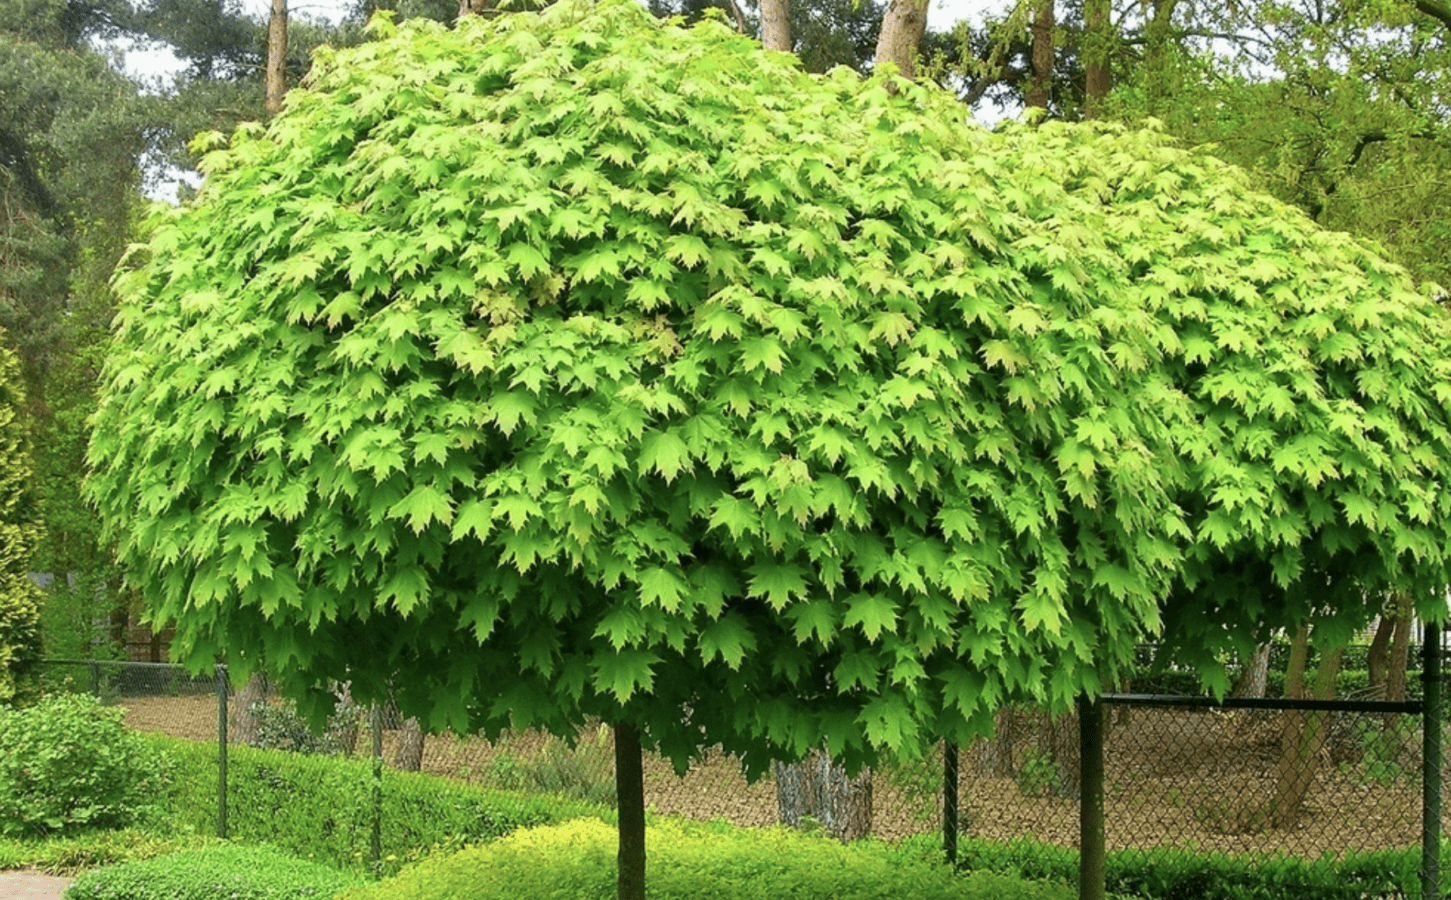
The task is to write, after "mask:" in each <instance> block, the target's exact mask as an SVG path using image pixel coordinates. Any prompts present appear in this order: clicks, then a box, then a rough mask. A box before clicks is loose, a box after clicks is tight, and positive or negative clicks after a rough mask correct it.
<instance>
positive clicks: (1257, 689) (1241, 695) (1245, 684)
mask: <svg viewBox="0 0 1451 900" xmlns="http://www.w3.org/2000/svg"><path fill="white" fill-rule="evenodd" d="M1269 685H1270V645H1269V644H1260V645H1259V646H1258V647H1255V651H1254V653H1252V654H1250V658H1249V659H1248V660H1246V661H1245V664H1244V668H1242V669H1240V670H1239V677H1238V678H1236V679H1235V680H1234V689H1233V690H1232V691H1230V692H1229V696H1231V697H1234V698H1235V699H1237V700H1244V699H1249V698H1253V697H1263V696H1264V695H1265V692H1266V691H1268V690H1269Z"/></svg>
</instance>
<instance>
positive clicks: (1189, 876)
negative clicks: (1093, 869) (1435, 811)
mask: <svg viewBox="0 0 1451 900" xmlns="http://www.w3.org/2000/svg"><path fill="white" fill-rule="evenodd" d="M1448 854H1451V846H1443V848H1442V858H1443V859H1451V855H1448ZM958 862H959V865H961V866H962V867H963V868H965V869H967V870H969V871H974V872H1000V873H1005V874H1012V875H1019V876H1022V877H1024V878H1029V879H1047V880H1050V881H1065V880H1074V881H1076V880H1077V878H1078V851H1077V850H1074V849H1069V848H1064V847H1057V846H1053V845H1049V844H1043V843H1040V842H1038V841H1034V840H1032V839H1029V838H1024V839H1020V840H1016V841H1012V842H1008V843H1000V842H993V841H984V840H977V839H974V838H964V839H963V840H962V841H960V842H959V843H958ZM1420 867H1421V850H1420V848H1419V847H1411V848H1407V849H1404V850H1381V851H1375V852H1366V853H1353V854H1347V855H1346V856H1344V857H1342V858H1338V859H1337V858H1335V857H1334V856H1331V855H1327V856H1325V857H1322V858H1320V859H1300V858H1298V857H1290V856H1283V855H1270V854H1229V853H1219V852H1212V851H1194V850H1187V849H1183V848H1177V847H1176V848H1164V849H1161V850H1155V851H1144V850H1121V851H1117V852H1113V853H1109V854H1108V857H1107V860H1106V866H1105V876H1106V877H1105V880H1106V882H1107V887H1108V890H1109V892H1110V893H1114V894H1120V895H1122V896H1126V897H1146V898H1154V900H1295V898H1325V900H1337V898H1344V900H1352V898H1354V900H1360V898H1364V897H1416V896H1420V893H1421V891H1420V875H1419V872H1420ZM1443 871H1445V870H1444V869H1443ZM1448 889H1451V873H1448V875H1447V876H1445V877H1443V879H1442V891H1441V894H1442V896H1448V894H1447V890H1448Z"/></svg>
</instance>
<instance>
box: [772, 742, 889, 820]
mask: <svg viewBox="0 0 1451 900" xmlns="http://www.w3.org/2000/svg"><path fill="white" fill-rule="evenodd" d="M771 769H772V772H773V773H774V774H775V777H776V806H777V809H778V811H779V813H780V817H781V822H782V823H783V824H786V825H790V826H791V827H793V828H799V827H801V825H802V824H803V822H802V820H804V819H806V818H808V817H809V818H812V819H815V820H816V821H817V822H819V823H820V824H821V827H822V828H824V829H826V831H828V832H829V833H830V834H831V835H832V836H833V837H835V838H836V839H837V840H840V841H854V840H857V839H858V838H863V837H866V836H867V835H869V834H871V831H872V773H871V770H870V769H863V770H862V771H861V773H859V774H858V775H857V777H855V778H849V777H848V776H847V774H846V769H844V768H842V767H841V766H838V765H836V764H835V763H834V762H833V761H832V759H831V757H830V756H828V755H827V754H826V752H825V751H822V750H815V751H812V753H811V755H810V756H808V757H807V758H806V759H803V760H802V761H801V762H797V763H773V764H772V766H771Z"/></svg>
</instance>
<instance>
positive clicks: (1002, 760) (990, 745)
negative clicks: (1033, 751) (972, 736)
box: [973, 706, 1023, 778]
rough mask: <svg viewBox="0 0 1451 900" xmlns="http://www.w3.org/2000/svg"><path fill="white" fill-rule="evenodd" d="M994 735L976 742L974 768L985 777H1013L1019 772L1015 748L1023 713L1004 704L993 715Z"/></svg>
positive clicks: (1020, 731) (1021, 727)
mask: <svg viewBox="0 0 1451 900" xmlns="http://www.w3.org/2000/svg"><path fill="white" fill-rule="evenodd" d="M993 720H994V721H993V736H992V737H990V738H986V739H983V740H980V741H976V742H975V749H976V752H975V754H974V760H973V768H974V769H975V770H976V772H977V774H978V775H981V776H983V777H984V778H1012V777H1013V776H1014V775H1016V774H1017V771H1018V770H1017V765H1016V760H1015V758H1014V748H1016V747H1017V745H1018V740H1019V739H1020V737H1021V734H1022V730H1023V723H1022V715H1021V713H1020V712H1019V711H1018V710H1016V709H1014V708H1013V707H1011V706H1003V707H1000V708H999V709H998V711H997V712H996V713H995V714H994V716H993Z"/></svg>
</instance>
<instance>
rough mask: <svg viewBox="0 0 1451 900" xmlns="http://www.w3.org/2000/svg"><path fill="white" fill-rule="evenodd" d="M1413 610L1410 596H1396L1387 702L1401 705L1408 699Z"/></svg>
mask: <svg viewBox="0 0 1451 900" xmlns="http://www.w3.org/2000/svg"><path fill="white" fill-rule="evenodd" d="M1414 618H1415V613H1414V612H1413V611H1412V610H1411V596H1410V595H1409V594H1397V595H1396V624H1395V627H1394V629H1393V630H1392V632H1391V652H1390V660H1389V662H1388V664H1387V667H1386V668H1387V671H1386V694H1385V698H1386V700H1388V701H1390V702H1392V703H1400V702H1401V701H1403V700H1405V699H1406V663H1407V662H1408V660H1409V659H1410V655H1411V621H1412V620H1413V619H1414Z"/></svg>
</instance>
